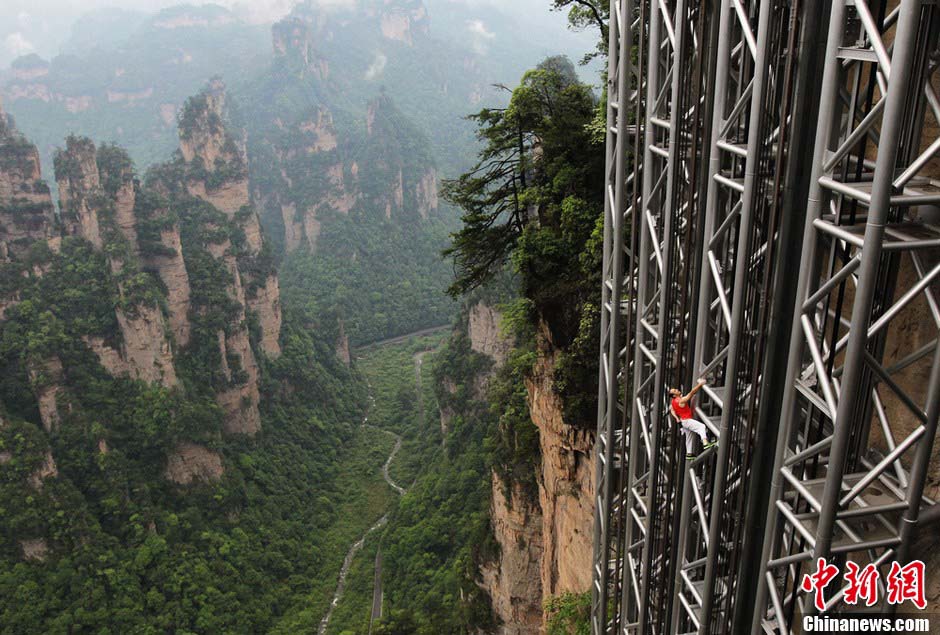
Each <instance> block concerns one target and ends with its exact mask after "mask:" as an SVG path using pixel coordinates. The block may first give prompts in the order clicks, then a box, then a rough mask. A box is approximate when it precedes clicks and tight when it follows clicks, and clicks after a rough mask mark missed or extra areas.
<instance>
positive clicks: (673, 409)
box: [669, 379, 715, 459]
mask: <svg viewBox="0 0 940 635" xmlns="http://www.w3.org/2000/svg"><path fill="white" fill-rule="evenodd" d="M704 385H705V380H704V379H699V380H698V384H696V386H695V388H693V389H692V390H690V391H689V394H687V395H683V394H682V391H681V390H679V389H678V388H670V389H669V396H670V397H672V400H671V401H670V402H669V413H670V414H671V415H672V416H673V418H674V419H675V420H676V421H677V422H678V423H679V425H680V426H681V428H682V432H683V433H684V434H685V451H686V455H685V456H686V458H687V459H694V458H695V456H696V455H695V452H694V450H695V445H694V444H695V436H696V435H698V437H699V438H700V439H701V440H702V448H703V449H705V450H707V449H708V448H710V447H712V446H713V445H715V442H714V441H709V440H708V428H706V427H705V424H704V423H702V422H701V421H696V420H695V419H693V418H692V415H693V414H694V410H693V408H692V396H693V395H694V394H695V393H697V392H698V391H699V390H701V389H702V386H704Z"/></svg>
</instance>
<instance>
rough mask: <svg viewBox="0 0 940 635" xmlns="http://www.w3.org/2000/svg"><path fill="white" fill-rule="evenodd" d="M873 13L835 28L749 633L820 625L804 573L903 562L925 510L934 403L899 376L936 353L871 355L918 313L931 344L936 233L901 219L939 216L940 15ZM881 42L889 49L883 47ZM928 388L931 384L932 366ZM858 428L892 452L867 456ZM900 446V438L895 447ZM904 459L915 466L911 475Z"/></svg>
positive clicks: (841, 20) (938, 371)
mask: <svg viewBox="0 0 940 635" xmlns="http://www.w3.org/2000/svg"><path fill="white" fill-rule="evenodd" d="M883 7H884V5H881V7H876V8H875V10H874V11H873V10H872V8H871V7H869V4H868V3H867V2H865V1H864V0H854V1H853V2H846V1H845V0H838V1H836V2H834V3H833V8H832V12H831V16H830V25H829V39H828V44H827V53H826V60H825V65H824V71H823V72H824V75H823V94H822V99H821V108H820V118H819V125H818V128H817V140H816V141H817V142H816V150H815V153H814V157H813V165H812V182H811V188H812V189H811V194H810V205H809V209H808V214H807V221H806V225H805V230H804V243H803V244H804V253H805V256H804V262H803V266H802V267H801V274H800V282H799V288H798V292H797V306H796V310H795V311H794V324H793V330H792V333H791V342H790V344H791V347H790V360H789V362H788V368H787V386H786V389H787V393H786V395H785V399H784V404H783V412H782V416H781V422H780V428H779V435H778V446H777V454H776V458H775V465H774V482H773V486H772V500H771V505H772V506H771V507H770V509H769V511H768V522H767V531H766V533H765V539H764V553H763V556H762V575H761V577H760V580H759V584H760V587H759V589H758V595H757V610H756V611H755V614H754V618H753V621H752V632H754V633H757V632H759V631H760V630H761V629H763V630H769V629H774V630H776V631H778V632H784V633H785V632H789V631H790V629H791V625H792V624H793V623H794V622H796V621H797V620H798V619H799V617H800V616H802V615H808V614H811V613H813V612H816V608H815V606H814V605H813V603H812V600H811V599H810V598H807V599H806V601H805V602H804V603H803V605H802V606H800V605H799V604H798V602H797V600H798V598H799V596H800V594H801V591H800V588H799V582H800V579H801V573H802V572H803V571H802V569H801V567H802V566H803V564H810V563H811V562H813V561H814V560H815V558H817V557H826V558H829V559H831V558H833V557H835V558H838V557H844V556H840V554H849V553H851V554H852V557H853V559H854V560H855V561H856V562H858V563H859V564H860V565H861V566H864V564H865V563H866V561H867V562H871V563H873V564H875V566H877V567H884V566H887V564H889V563H890V562H891V560H892V559H894V558H897V557H899V556H902V555H905V554H906V549H907V547H906V544H907V543H908V542H909V540H910V535H911V528H910V525H911V524H912V522H915V521H916V518H917V514H918V511H919V508H920V506H921V502H922V501H921V497H922V492H923V482H924V473H923V469H924V468H925V466H926V462H927V460H928V458H927V457H929V455H930V452H931V448H932V444H933V437H934V435H935V433H936V418H937V410H938V406H937V400H938V398H940V397H938V390H937V389H936V388H935V387H934V386H930V389H929V390H928V391H927V395H926V406H921V405H920V404H919V401H921V399H922V398H921V396H918V395H917V394H912V392H911V388H907V389H905V388H904V387H902V386H901V385H899V383H898V382H897V381H896V380H895V378H894V377H893V375H894V374H895V373H896V372H897V371H898V370H899V369H900V368H903V367H906V366H908V365H911V364H915V363H916V364H920V363H921V362H922V361H925V359H926V355H927V354H929V353H930V352H931V350H932V349H930V348H929V347H922V348H921V349H920V350H919V351H915V352H914V353H911V354H910V355H907V356H906V357H905V358H904V360H903V364H902V363H900V362H898V363H896V364H894V365H892V366H891V367H885V366H884V365H883V362H882V360H881V356H882V355H883V351H884V349H885V345H884V343H885V341H886V338H887V337H889V334H888V327H889V326H890V324H891V323H892V321H894V320H895V319H896V318H897V317H898V316H899V315H901V314H902V313H903V312H904V311H905V309H906V308H907V307H908V306H910V305H911V303H912V302H914V301H915V300H916V299H918V298H923V300H924V302H926V304H927V306H928V308H929V310H930V314H931V317H932V319H933V321H934V325H935V327H936V333H937V335H940V311H938V310H937V303H936V298H935V297H934V293H933V290H932V286H933V287H935V286H936V283H935V281H936V280H938V279H940V264H938V263H937V262H930V261H929V258H930V254H931V252H930V251H929V250H930V249H934V248H936V247H938V246H940V231H938V229H937V228H936V227H935V226H934V227H931V226H929V225H924V224H922V223H918V222H916V219H915V218H913V216H912V213H911V210H913V209H916V207H917V206H918V205H922V204H929V203H934V202H935V201H940V188H938V187H937V186H936V184H935V183H932V182H930V181H928V180H925V179H919V178H918V176H917V175H918V173H919V172H920V171H921V170H922V169H923V168H924V166H925V165H926V164H927V160H926V157H927V156H928V155H929V154H930V153H931V152H932V150H931V148H936V147H937V144H938V143H940V142H938V141H937V140H936V139H921V138H920V137H921V130H922V126H921V119H922V117H923V116H924V113H925V112H926V111H928V110H929V111H930V113H931V114H932V115H933V116H934V117H935V118H936V119H938V121H940V104H938V103H937V98H936V95H935V94H934V92H933V90H932V88H931V87H930V83H929V74H930V73H931V72H932V70H931V66H930V63H929V61H928V59H929V56H930V55H931V54H932V53H933V51H934V48H935V46H936V43H937V22H938V16H937V8H936V6H935V5H934V4H933V3H931V4H930V5H927V4H925V3H921V2H919V1H918V0H911V1H908V2H902V4H901V5H900V7H899V8H898V9H897V10H896V11H895V12H892V13H891V14H889V15H888V16H886V17H884V18H881V14H882V10H883ZM890 29H894V33H893V44H892V45H891V46H886V44H885V36H886V34H888V31H889V30H890ZM889 52H890V57H889ZM866 79H867V81H868V85H867V86H866V85H864V83H863V82H864V81H865V80H866ZM875 85H877V88H876V87H875ZM878 123H880V127H878V128H876V124H878ZM875 130H878V134H874V131H875ZM868 142H872V143H873V144H874V145H873V147H866V146H867V144H868ZM920 145H923V146H924V147H926V148H927V149H926V150H923V151H922V150H920V148H919V146H920ZM872 156H874V161H872V160H871V158H870V157H872ZM924 250H928V251H924ZM934 253H935V252H934ZM925 254H926V255H925ZM904 256H907V257H909V258H910V261H911V267H912V270H913V271H914V273H915V274H916V275H914V276H912V277H911V278H912V279H911V280H901V279H899V278H897V272H898V267H899V263H901V262H902V259H903V257H904ZM934 258H935V256H934ZM925 259H926V261H927V262H926V264H925ZM851 285H854V289H853V287H852V286H851ZM896 287H898V288H897V289H896V291H897V295H895V288H896ZM848 292H852V293H851V295H849V296H848V297H849V299H850V301H849V302H846V303H845V305H844V306H843V302H842V299H843V297H845V296H846V295H848ZM833 305H834V306H833ZM843 327H844V328H843ZM843 333H844V334H843ZM804 352H808V353H809V356H808V358H807V357H805V356H804ZM930 377H931V378H932V379H931V381H933V382H936V380H937V378H938V377H940V355H935V356H934V360H933V366H932V369H931V371H930ZM879 389H882V390H888V391H890V394H891V396H892V397H893V398H894V399H895V400H897V403H898V404H899V406H901V410H900V411H899V412H892V413H891V415H890V416H889V414H888V411H887V410H886V409H885V407H884V406H883V404H882V400H881V396H880V392H879ZM914 392H915V393H916V392H917V387H914ZM868 413H874V414H875V416H876V418H877V421H878V423H880V425H881V430H882V434H883V437H884V445H885V446H887V447H884V448H881V447H873V446H871V445H870V443H871V440H870V438H869V434H868V426H869V422H870V421H871V416H870V415H869V414H868ZM918 423H919V425H917V424H918ZM912 424H914V425H913V428H912ZM902 431H903V433H904V434H906V437H905V438H904V439H902V440H901V441H899V442H896V441H895V438H894V437H895V435H896V434H899V433H902ZM915 447H916V450H913V451H911V450H912V449H913V448H915ZM909 451H911V452H910V454H914V455H915V458H914V461H913V465H914V469H913V471H911V472H910V473H909V474H908V472H907V469H906V467H905V462H904V458H905V455H906V454H907V453H908V452H909ZM902 510H906V512H905V515H904V517H903V518H902V517H901V516H900V512H901V511H902ZM896 550H897V552H896ZM860 558H862V559H863V561H860ZM843 592H844V591H838V592H836V593H834V594H832V595H831V596H829V597H828V598H827V602H826V607H825V610H826V611H831V610H836V609H837V607H839V605H840V603H841V599H842V594H843ZM886 608H888V607H887V606H886Z"/></svg>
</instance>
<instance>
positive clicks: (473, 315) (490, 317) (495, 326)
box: [467, 302, 512, 366]
mask: <svg viewBox="0 0 940 635" xmlns="http://www.w3.org/2000/svg"><path fill="white" fill-rule="evenodd" d="M501 319H502V315H501V314H500V312H499V311H497V310H496V309H494V308H493V307H491V306H489V305H487V304H485V303H484V302H477V303H476V304H474V305H473V306H472V307H470V315H469V319H468V325H467V331H468V334H469V335H470V348H471V349H472V350H474V351H476V352H477V353H481V354H483V355H486V356H487V357H489V358H490V359H492V360H493V362H494V363H495V364H496V365H497V366H500V365H502V364H503V363H504V362H505V361H506V358H507V357H508V356H509V351H510V350H512V342H511V341H509V340H508V339H506V338H505V337H503V335H502V332H501V331H500V320H501Z"/></svg>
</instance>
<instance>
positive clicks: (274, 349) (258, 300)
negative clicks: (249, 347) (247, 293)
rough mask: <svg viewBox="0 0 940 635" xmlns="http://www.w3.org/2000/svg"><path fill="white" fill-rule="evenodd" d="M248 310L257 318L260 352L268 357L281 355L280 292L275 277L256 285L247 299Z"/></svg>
mask: <svg viewBox="0 0 940 635" xmlns="http://www.w3.org/2000/svg"><path fill="white" fill-rule="evenodd" d="M248 309H249V310H250V311H252V312H253V313H254V314H255V315H256V316H257V318H258V323H259V326H260V327H261V350H263V351H264V352H265V353H266V354H267V355H268V356H269V357H277V356H278V355H280V354H281V346H280V344H279V343H278V337H280V334H281V291H280V287H279V286H278V280H277V276H274V275H271V276H268V278H267V280H265V281H264V284H263V285H258V286H257V288H256V290H255V293H254V296H253V297H249V298H248Z"/></svg>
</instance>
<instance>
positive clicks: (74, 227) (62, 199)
mask: <svg viewBox="0 0 940 635" xmlns="http://www.w3.org/2000/svg"><path fill="white" fill-rule="evenodd" d="M96 152H97V151H96V149H95V144H94V143H92V142H91V141H90V140H89V139H83V138H78V137H69V138H68V140H67V141H66V146H65V150H63V151H61V152H59V153H58V154H57V155H56V164H55V172H56V182H57V183H58V185H59V211H60V214H61V217H62V225H63V230H64V232H65V234H66V235H68V236H79V237H81V238H84V239H85V240H87V241H88V242H90V243H91V244H92V245H94V246H95V248H96V249H101V246H102V240H101V227H100V223H99V219H98V204H99V203H100V200H97V199H98V195H99V190H100V185H101V181H100V178H99V174H98V163H97V154H96Z"/></svg>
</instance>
